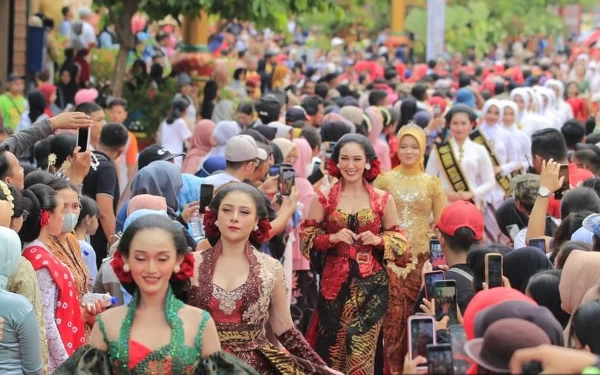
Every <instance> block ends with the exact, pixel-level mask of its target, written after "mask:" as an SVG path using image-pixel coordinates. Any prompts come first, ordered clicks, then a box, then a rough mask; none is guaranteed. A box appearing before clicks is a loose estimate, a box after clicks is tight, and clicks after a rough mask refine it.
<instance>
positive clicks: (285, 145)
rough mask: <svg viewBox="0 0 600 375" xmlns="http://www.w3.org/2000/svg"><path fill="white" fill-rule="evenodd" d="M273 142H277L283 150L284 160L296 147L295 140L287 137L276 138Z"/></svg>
mask: <svg viewBox="0 0 600 375" xmlns="http://www.w3.org/2000/svg"><path fill="white" fill-rule="evenodd" d="M273 143H275V144H276V145H277V147H279V149H280V150H281V153H282V154H283V159H284V160H285V157H286V156H287V155H288V154H289V153H290V151H292V150H293V149H294V147H296V145H295V144H294V142H292V141H290V140H289V139H285V138H275V139H274V140H273Z"/></svg>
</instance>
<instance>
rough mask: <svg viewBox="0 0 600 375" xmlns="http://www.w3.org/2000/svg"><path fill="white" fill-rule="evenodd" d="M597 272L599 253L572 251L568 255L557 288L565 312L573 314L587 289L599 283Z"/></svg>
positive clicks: (599, 259) (599, 275)
mask: <svg viewBox="0 0 600 375" xmlns="http://www.w3.org/2000/svg"><path fill="white" fill-rule="evenodd" d="M598 270H600V253H597V252H594V251H581V250H573V252H572V253H571V255H569V257H568V258H567V261H566V262H565V266H564V267H563V270H562V275H561V277H560V284H559V286H558V290H559V291H560V299H561V301H562V308H563V310H565V312H567V313H569V314H573V313H574V312H575V310H577V308H578V307H579V305H580V304H581V301H582V300H583V296H584V295H585V293H586V292H587V291H588V289H590V288H591V287H592V286H594V285H595V284H597V283H598V282H600V272H598Z"/></svg>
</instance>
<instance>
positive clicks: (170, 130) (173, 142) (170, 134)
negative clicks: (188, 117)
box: [160, 118, 192, 168]
mask: <svg viewBox="0 0 600 375" xmlns="http://www.w3.org/2000/svg"><path fill="white" fill-rule="evenodd" d="M191 136H192V133H190V130H189V129H188V127H187V124H186V123H185V121H184V120H183V119H181V118H178V119H177V120H175V121H174V122H173V123H172V124H170V125H169V124H167V122H166V121H163V122H162V123H161V124H160V145H161V146H162V147H164V148H166V149H167V150H168V151H169V152H170V153H172V154H181V153H182V152H183V143H184V142H185V141H186V140H188V139H189V138H190V137H191ZM174 161H175V164H176V165H177V166H178V167H180V168H181V163H182V162H183V158H182V157H178V158H175V160H174Z"/></svg>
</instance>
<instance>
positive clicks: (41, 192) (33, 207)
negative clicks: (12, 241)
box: [19, 184, 57, 243]
mask: <svg viewBox="0 0 600 375" xmlns="http://www.w3.org/2000/svg"><path fill="white" fill-rule="evenodd" d="M56 196H57V193H56V191H54V189H52V188H51V187H49V186H46V185H43V184H36V185H33V186H31V187H29V188H28V189H25V190H24V191H23V201H24V205H23V207H24V209H25V210H26V211H27V212H28V213H29V215H27V218H26V219H25V220H24V221H23V227H22V228H21V230H20V231H19V237H20V238H21V241H22V242H23V243H27V242H31V241H34V240H35V239H37V238H38V237H39V236H40V232H41V231H42V227H41V225H40V218H41V212H42V210H48V211H50V212H52V211H54V210H55V209H56V205H57V201H56Z"/></svg>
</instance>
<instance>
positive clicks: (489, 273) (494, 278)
mask: <svg viewBox="0 0 600 375" xmlns="http://www.w3.org/2000/svg"><path fill="white" fill-rule="evenodd" d="M485 263H486V264H485V269H486V276H485V277H486V282H487V284H488V287H490V288H498V287H501V286H502V255H500V254H486V256H485Z"/></svg>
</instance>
